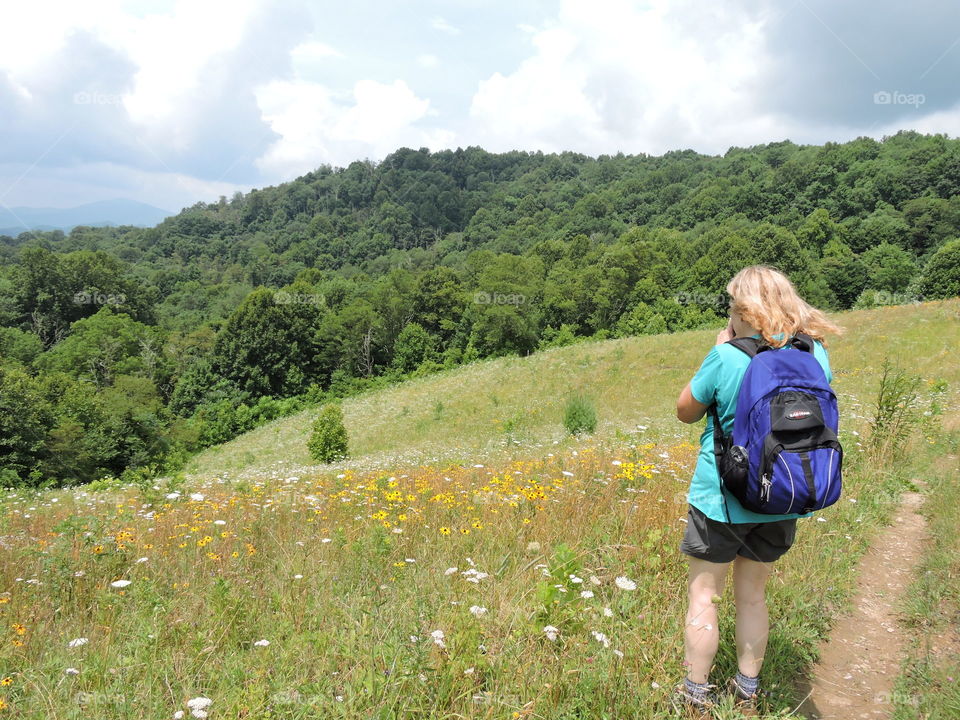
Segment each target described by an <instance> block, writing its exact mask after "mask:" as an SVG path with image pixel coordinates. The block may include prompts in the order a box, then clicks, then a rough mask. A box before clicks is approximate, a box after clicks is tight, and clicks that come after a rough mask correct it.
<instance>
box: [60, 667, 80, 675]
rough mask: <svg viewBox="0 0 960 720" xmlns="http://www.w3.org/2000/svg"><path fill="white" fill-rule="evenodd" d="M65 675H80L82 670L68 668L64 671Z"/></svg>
mask: <svg viewBox="0 0 960 720" xmlns="http://www.w3.org/2000/svg"><path fill="white" fill-rule="evenodd" d="M63 672H64V674H65V675H79V674H80V671H79V670H77V669H76V668H67V669H66V670H64V671H63Z"/></svg>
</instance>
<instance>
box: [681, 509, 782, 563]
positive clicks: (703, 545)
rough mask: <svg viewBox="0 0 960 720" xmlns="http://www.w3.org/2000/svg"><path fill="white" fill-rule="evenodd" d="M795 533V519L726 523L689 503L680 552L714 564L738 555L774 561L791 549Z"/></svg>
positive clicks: (728, 560) (751, 558)
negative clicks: (708, 515)
mask: <svg viewBox="0 0 960 720" xmlns="http://www.w3.org/2000/svg"><path fill="white" fill-rule="evenodd" d="M796 535H797V520H796V518H791V519H790V520H773V521H771V522H761V523H725V522H718V521H716V520H712V519H710V518H708V517H707V516H706V515H704V514H703V513H702V512H700V511H699V510H698V509H697V508H695V507H694V506H693V505H691V506H690V509H689V510H688V511H687V529H686V532H685V533H684V535H683V541H682V542H681V543H680V552H682V553H684V554H685V555H689V556H691V557H695V558H698V559H700V560H708V561H710V562H715V563H726V562H730V561H731V560H733V559H734V558H735V557H736V556H737V555H742V556H743V557H745V558H749V559H750V560H756V561H758V562H773V561H774V560H778V559H779V558H780V557H781V556H782V555H783V554H784V553H785V552H786V551H787V550H789V549H790V546H791V545H793V540H794V538H795V537H796Z"/></svg>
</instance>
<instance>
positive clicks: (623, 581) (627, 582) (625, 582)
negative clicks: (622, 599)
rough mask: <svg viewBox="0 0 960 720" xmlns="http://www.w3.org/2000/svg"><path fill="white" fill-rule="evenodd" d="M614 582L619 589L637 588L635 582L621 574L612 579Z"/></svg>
mask: <svg viewBox="0 0 960 720" xmlns="http://www.w3.org/2000/svg"><path fill="white" fill-rule="evenodd" d="M614 583H616V586H617V587H618V588H620V589H621V590H636V589H637V584H636V583H635V582H634V581H633V580H631V579H630V578H627V577H624V576H623V575H621V576H619V577H618V578H617V579H616V580H614Z"/></svg>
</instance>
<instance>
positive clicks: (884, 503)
mask: <svg viewBox="0 0 960 720" xmlns="http://www.w3.org/2000/svg"><path fill="white" fill-rule="evenodd" d="M836 317H837V319H838V320H839V321H840V323H841V324H842V325H844V326H845V327H846V328H847V332H846V333H845V335H844V336H843V337H841V338H837V339H834V340H833V341H832V342H830V344H829V351H830V357H831V365H832V368H833V372H834V375H835V380H834V387H835V388H836V390H837V392H838V396H839V399H840V404H841V414H842V419H841V440H842V441H843V443H844V447H845V450H846V456H845V460H844V468H845V476H844V480H845V492H844V497H843V498H842V499H841V501H840V502H839V503H838V504H837V505H836V506H834V507H832V508H830V509H828V510H826V511H824V512H822V513H819V514H818V515H817V516H816V517H815V518H811V519H808V520H803V521H801V526H800V530H799V533H798V540H797V545H796V546H795V548H794V549H793V550H791V552H790V553H788V554H787V556H786V557H785V558H784V560H783V561H781V562H780V563H778V566H777V568H776V570H775V575H774V577H773V578H772V580H771V583H770V595H769V597H770V606H771V638H770V645H769V649H768V655H767V663H766V665H765V668H764V674H763V680H764V683H765V685H766V687H767V688H768V689H770V690H771V692H772V695H771V697H770V699H769V703H768V706H767V707H766V708H765V712H766V713H767V715H766V716H768V717H782V716H784V715H786V714H787V713H788V712H790V711H791V710H792V709H793V708H794V707H796V704H798V702H799V697H798V693H799V692H801V690H800V689H798V686H797V680H798V678H800V677H802V675H803V673H804V672H805V671H806V670H807V669H808V668H809V666H810V663H811V662H812V661H813V660H814V653H815V648H816V644H817V640H818V639H819V638H820V637H822V636H824V634H825V633H826V632H827V631H828V629H829V625H830V622H831V619H832V618H833V617H834V616H835V614H836V613H837V612H838V611H839V610H840V609H841V608H842V607H843V604H844V603H845V602H846V600H847V598H848V597H849V594H850V591H851V588H852V587H853V584H854V583H855V581H856V577H855V568H856V564H857V560H858V558H859V556H860V554H861V553H862V552H863V551H864V549H865V548H866V547H867V545H868V543H869V541H870V539H871V537H872V536H873V534H874V533H876V532H877V531H878V530H879V529H880V528H881V527H882V525H883V523H884V522H885V521H886V520H887V519H888V517H889V514H890V512H891V509H892V507H893V506H894V504H895V502H896V499H897V495H898V493H899V492H900V491H901V490H902V489H903V488H904V487H907V486H909V484H910V480H911V478H915V477H920V476H924V477H927V479H928V486H930V487H936V485H935V484H933V483H931V482H929V479H930V478H932V476H933V475H934V474H935V473H937V472H939V471H940V470H942V468H941V467H940V466H939V465H938V464H937V459H938V458H939V457H941V456H942V455H943V454H944V453H945V452H947V450H946V449H945V448H947V447H948V445H949V441H948V440H946V439H945V438H946V435H945V434H944V431H942V430H941V429H940V426H941V425H946V426H947V427H948V429H949V428H951V427H952V428H954V429H956V424H957V419H958V417H960V410H958V405H960V393H958V388H960V364H958V363H957V362H956V353H957V351H958V349H960V300H951V301H943V302H937V303H925V304H922V305H915V306H900V307H890V308H882V309H877V310H864V311H855V312H847V313H840V314H838V315H837V316H836ZM714 335H715V332H713V331H694V332H686V333H680V334H675V335H663V336H646V337H641V338H629V339H623V340H613V341H605V342H598V343H589V344H583V345H576V346H572V347H566V348H558V349H554V350H551V351H548V352H544V353H539V354H536V355H534V356H531V357H528V358H523V359H519V358H501V359H498V360H491V361H484V362H479V363H476V364H473V365H470V366H467V367H465V368H462V369H458V370H453V371H447V372H444V373H441V374H439V375H436V376H431V377H426V378H421V379H418V380H414V381H411V382H407V383H404V384H402V385H398V386H396V387H393V388H389V389H387V390H382V391H379V392H376V393H371V394H368V395H365V396H359V397H356V398H352V399H349V400H347V401H345V402H344V415H345V419H346V425H347V429H348V432H349V434H350V438H351V451H352V453H353V456H354V457H353V459H351V460H346V461H343V462H340V463H337V464H336V465H332V466H313V465H311V464H310V461H309V458H308V456H307V454H306V439H307V434H308V431H309V426H310V421H311V420H312V417H313V413H314V412H315V411H307V412H304V413H301V414H300V415H297V416H292V417H289V418H285V419H282V420H279V421H276V422H274V423H271V424H270V425H267V426H264V427H262V428H259V429H257V430H255V431H253V432H250V433H248V434H246V435H244V436H242V437H240V438H238V439H236V440H234V441H232V442H230V443H226V444H225V445H223V446H220V447H217V448H212V449H210V450H209V451H207V452H205V453H204V454H202V455H201V456H199V457H198V458H197V459H196V460H195V462H194V463H193V464H192V466H191V467H190V468H189V472H188V473H187V475H186V476H185V477H183V476H181V477H176V478H168V479H164V480H162V481H159V482H157V483H155V484H154V485H144V486H142V487H132V486H131V487H116V486H112V485H110V484H109V483H103V484H101V485H102V487H99V488H93V487H79V488H73V489H68V490H59V491H48V492H42V493H38V492H28V491H7V492H6V493H5V494H4V495H3V496H2V500H0V548H2V553H3V554H2V556H0V557H2V563H0V622H2V629H0V633H2V634H0V718H2V717H5V716H9V717H16V718H31V719H33V718H36V719H38V720H39V719H40V718H44V719H50V720H54V719H56V720H59V719H66V718H172V717H177V716H178V715H177V713H183V715H182V716H183V717H187V718H189V717H210V718H245V717H250V718H291V719H299V718H379V719H384V720H386V719H393V718H467V717H469V718H549V719H550V720H560V719H565V718H570V719H572V718H582V717H590V718H611V719H612V718H618V719H625V718H663V717H672V715H671V712H670V710H669V708H668V703H667V698H668V694H669V691H670V689H671V688H672V686H673V684H675V683H676V682H677V681H679V680H680V679H681V678H682V677H683V674H684V669H683V667H682V659H683V657H682V647H683V642H682V626H683V615H684V612H685V571H686V565H685V563H684V561H683V559H682V556H681V555H680V554H679V552H678V549H677V548H678V545H679V542H680V538H681V536H682V533H683V529H684V522H683V518H684V517H685V514H686V503H685V493H686V487H687V483H688V480H689V477H690V475H691V474H692V471H693V465H694V461H695V458H696V453H697V448H698V437H699V433H700V430H701V428H702V425H703V423H702V422H701V423H700V424H697V425H694V426H684V425H682V424H681V423H679V422H678V421H677V420H676V418H675V416H674V412H673V408H674V402H675V399H676V396H677V394H678V393H679V391H680V389H681V388H682V386H683V384H684V383H685V382H686V381H687V380H688V379H689V377H690V376H691V375H692V373H693V372H694V370H695V369H696V367H697V366H698V365H699V362H700V360H701V359H702V358H703V356H704V355H705V354H706V352H707V350H708V349H709V347H710V345H712V343H713V338H714ZM885 356H889V357H890V359H891V360H893V361H894V362H896V363H897V364H898V365H899V366H900V367H903V368H904V369H906V370H908V371H910V372H912V373H916V374H919V375H920V376H921V377H922V379H923V385H922V388H923V389H922V393H921V404H922V407H921V408H920V410H921V411H923V410H929V411H930V412H931V414H930V415H926V416H923V415H921V417H923V418H924V419H923V421H922V422H921V423H920V424H919V426H918V428H917V430H916V432H914V433H913V435H912V438H911V451H910V453H909V454H908V456H907V460H905V461H903V462H900V463H888V462H881V461H879V460H878V459H877V458H876V457H874V456H873V455H871V454H870V453H868V452H866V448H867V445H868V442H867V435H868V423H869V418H870V417H871V413H872V410H871V404H872V402H873V401H874V398H875V394H876V390H877V383H878V380H879V372H880V367H881V365H882V362H883V359H884V357H885ZM938 381H945V382H946V387H947V390H946V392H945V393H937V392H935V390H936V388H937V387H938V386H937V383H938ZM580 390H583V391H586V392H588V393H589V394H590V395H591V396H592V397H593V398H594V401H595V403H596V406H597V410H598V414H599V417H600V424H599V425H598V427H597V431H596V433H595V434H594V435H592V436H588V437H581V438H569V437H566V436H565V435H564V432H563V430H562V426H561V423H560V418H561V416H562V409H563V405H564V403H565V401H566V399H567V397H568V396H569V394H570V393H571V392H574V391H580ZM938 407H939V408H940V409H941V412H942V414H938V411H937V408H938ZM954 451H955V446H954ZM721 605H722V608H721V615H722V618H723V619H722V620H721V634H722V643H721V644H722V649H721V653H720V655H718V658H717V675H716V677H715V678H714V680H715V681H722V680H723V679H725V677H726V676H727V675H729V674H731V673H732V672H733V671H734V668H735V658H734V653H733V649H732V645H733V615H732V610H733V607H732V602H731V591H730V589H729V588H728V590H727V593H726V594H725V596H724V597H723V599H722V601H721ZM800 697H802V695H801V696H800ZM197 699H201V700H200V701H199V702H197ZM720 716H721V717H729V718H733V717H737V715H736V714H735V712H734V711H733V710H732V709H730V708H725V709H722V710H721V713H720Z"/></svg>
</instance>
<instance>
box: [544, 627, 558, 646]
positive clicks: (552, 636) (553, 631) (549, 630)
mask: <svg viewBox="0 0 960 720" xmlns="http://www.w3.org/2000/svg"><path fill="white" fill-rule="evenodd" d="M543 632H545V633H546V634H547V639H548V640H551V641H554V642H555V641H556V639H557V636H558V635H559V634H560V631H559V630H557V628H555V627H554V626H553V625H547V626H546V627H545V628H544V629H543Z"/></svg>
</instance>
